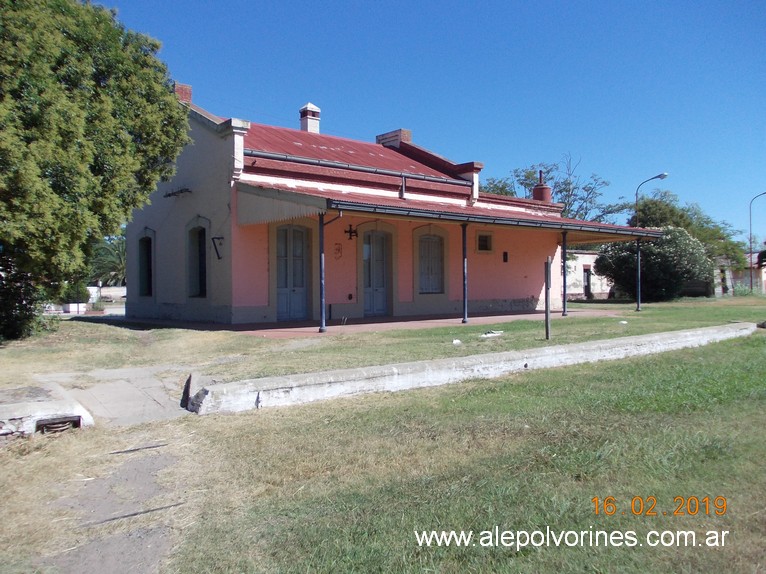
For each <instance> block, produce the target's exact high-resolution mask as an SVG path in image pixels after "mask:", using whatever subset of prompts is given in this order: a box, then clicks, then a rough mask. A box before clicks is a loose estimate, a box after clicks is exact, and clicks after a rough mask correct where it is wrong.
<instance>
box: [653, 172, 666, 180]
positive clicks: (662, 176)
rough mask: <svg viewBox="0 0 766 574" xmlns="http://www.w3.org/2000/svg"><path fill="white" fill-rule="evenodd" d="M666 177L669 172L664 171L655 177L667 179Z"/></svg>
mask: <svg viewBox="0 0 766 574" xmlns="http://www.w3.org/2000/svg"><path fill="white" fill-rule="evenodd" d="M666 177H668V174H667V172H663V173H661V174H659V175H655V176H654V179H665V178H666Z"/></svg>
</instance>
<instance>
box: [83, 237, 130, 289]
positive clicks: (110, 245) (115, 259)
mask: <svg viewBox="0 0 766 574" xmlns="http://www.w3.org/2000/svg"><path fill="white" fill-rule="evenodd" d="M126 277H127V255H126V242H125V236H124V235H116V236H113V237H107V238H105V239H103V240H102V241H101V242H100V243H99V244H98V245H96V247H95V249H94V250H93V259H92V261H91V274H90V280H91V281H92V282H94V283H95V282H97V281H101V283H102V284H103V285H105V286H111V287H121V286H123V285H125V283H126Z"/></svg>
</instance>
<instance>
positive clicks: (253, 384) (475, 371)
mask: <svg viewBox="0 0 766 574" xmlns="http://www.w3.org/2000/svg"><path fill="white" fill-rule="evenodd" d="M755 329H756V326H755V324H753V323H732V324H729V325H723V326H719V327H706V328H703V329H689V330H685V331H672V332H668V333H655V334H651V335H640V336H634V337H623V338H620V339H609V340H604V341H591V342H588V343H576V344H571V345H561V346H557V347H543V348H539V349H528V350H525V351H510V352H506V353H493V354H488V355H473V356H469V357H460V358H455V359H436V360H433V361H421V362H413V363H400V364H397V365H382V366H373V367H360V368H356V369H344V370H336V371H326V372H322V373H308V374H302V375H289V376H284V377H266V378H262V379H252V380H247V381H239V382H234V383H217V384H210V385H207V386H205V387H204V388H202V389H200V390H199V391H197V392H196V393H195V394H193V396H191V397H190V398H189V402H188V405H187V408H188V410H190V411H192V412H196V413H199V414H209V413H216V412H238V411H246V410H251V409H256V408H260V407H273V406H286V405H295V404H300V403H308V402H313V401H321V400H327V399H333V398H337V397H343V396H349V395H357V394H362V393H373V392H391V391H401V390H406V389H414V388H419V387H430V386H436V385H445V384H449V383H457V382H460V381H464V380H468V379H476V378H494V377H501V376H505V375H508V374H511V373H514V372H519V371H524V370H528V369H547V368H551V367H563V366H566V365H574V364H578V363H592V362H597V361H608V360H616V359H623V358H626V357H636V356H642V355H649V354H653V353H660V352H664V351H672V350H676V349H683V348H688V347H699V346H702V345H706V344H708V343H714V342H717V341H723V340H726V339H731V338H735V337H745V336H747V335H750V334H752V333H753V332H754V331H755Z"/></svg>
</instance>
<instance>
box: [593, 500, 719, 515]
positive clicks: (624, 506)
mask: <svg viewBox="0 0 766 574" xmlns="http://www.w3.org/2000/svg"><path fill="white" fill-rule="evenodd" d="M590 501H591V502H592V503H593V510H594V512H595V514H596V516H599V515H602V514H604V515H606V516H614V515H633V516H697V515H702V516H724V515H725V514H726V511H727V509H728V505H727V502H726V497H725V496H716V497H715V498H711V497H710V496H703V497H698V496H676V497H674V498H673V504H672V505H667V506H666V507H663V506H660V507H659V508H658V506H657V497H656V496H651V495H650V496H633V497H631V498H627V497H626V498H624V499H620V500H618V499H617V498H616V497H614V496H606V497H604V498H600V497H598V496H594V497H593V498H591V499H590Z"/></svg>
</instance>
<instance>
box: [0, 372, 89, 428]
mask: <svg viewBox="0 0 766 574" xmlns="http://www.w3.org/2000/svg"><path fill="white" fill-rule="evenodd" d="M66 421H69V422H70V423H71V424H72V426H75V427H86V426H92V425H93V417H92V416H91V414H90V413H89V412H88V411H87V410H86V409H85V407H83V406H82V405H81V404H80V403H79V402H78V401H77V400H75V399H74V398H73V397H72V396H71V395H70V394H69V393H67V391H65V390H64V388H63V387H61V385H59V384H56V383H40V384H39V385H37V386H34V387H19V388H16V389H8V390H6V391H3V392H2V393H1V394H0V436H8V435H11V436H26V435H31V434H34V433H35V431H37V430H38V428H39V427H46V428H52V427H53V425H56V424H65V423H66Z"/></svg>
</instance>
